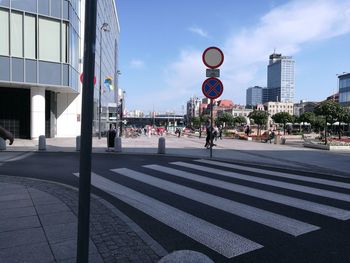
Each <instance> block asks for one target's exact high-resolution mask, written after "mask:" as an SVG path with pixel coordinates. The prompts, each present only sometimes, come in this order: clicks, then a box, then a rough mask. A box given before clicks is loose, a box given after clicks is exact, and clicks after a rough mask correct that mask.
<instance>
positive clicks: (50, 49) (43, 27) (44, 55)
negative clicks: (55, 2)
mask: <svg viewBox="0 0 350 263" xmlns="http://www.w3.org/2000/svg"><path fill="white" fill-rule="evenodd" d="M60 42H61V39H60V22H58V21H54V20H48V19H44V18H39V59H41V60H46V61H53V62H60V60H61V56H60V54H61V45H60Z"/></svg>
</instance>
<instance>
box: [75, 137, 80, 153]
mask: <svg viewBox="0 0 350 263" xmlns="http://www.w3.org/2000/svg"><path fill="white" fill-rule="evenodd" d="M75 150H76V151H77V152H79V151H80V136H79V135H78V136H77V137H76V138H75Z"/></svg>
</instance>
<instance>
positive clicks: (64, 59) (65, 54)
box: [61, 23, 68, 63]
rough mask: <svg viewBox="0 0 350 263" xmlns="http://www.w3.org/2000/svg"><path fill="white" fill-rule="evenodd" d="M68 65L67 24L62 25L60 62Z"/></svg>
mask: <svg viewBox="0 0 350 263" xmlns="http://www.w3.org/2000/svg"><path fill="white" fill-rule="evenodd" d="M61 61H62V62H63V63H68V23H62V60H61Z"/></svg>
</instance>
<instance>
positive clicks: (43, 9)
mask: <svg viewBox="0 0 350 263" xmlns="http://www.w3.org/2000/svg"><path fill="white" fill-rule="evenodd" d="M39 2H40V3H39V4H38V11H39V13H40V14H43V15H47V16H48V15H49V0H39Z"/></svg>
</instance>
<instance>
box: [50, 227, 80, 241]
mask: <svg viewBox="0 0 350 263" xmlns="http://www.w3.org/2000/svg"><path fill="white" fill-rule="evenodd" d="M77 227H78V225H77V222H74V223H68V224H60V225H49V226H44V231H45V234H46V236H47V239H48V240H49V242H50V244H55V243H59V242H62V241H65V240H69V239H77V233H78V232H77V231H78V228H77Z"/></svg>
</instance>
